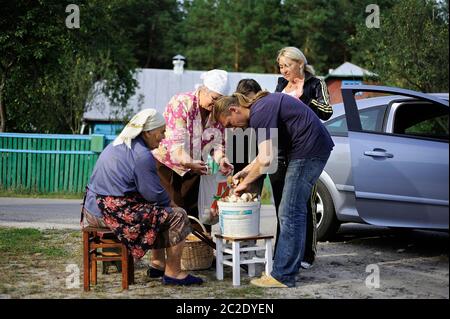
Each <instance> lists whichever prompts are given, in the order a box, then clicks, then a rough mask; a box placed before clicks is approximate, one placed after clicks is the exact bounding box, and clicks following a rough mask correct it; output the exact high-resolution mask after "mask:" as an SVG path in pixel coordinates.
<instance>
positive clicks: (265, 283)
mask: <svg viewBox="0 0 450 319" xmlns="http://www.w3.org/2000/svg"><path fill="white" fill-rule="evenodd" d="M250 283H251V284H252V285H255V286H258V287H263V288H288V286H286V285H285V284H283V283H281V282H279V281H278V280H276V279H275V278H273V277H272V276H270V275H269V276H267V275H265V274H263V275H262V276H261V278H258V279H253V280H251V281H250Z"/></svg>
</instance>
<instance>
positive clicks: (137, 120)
mask: <svg viewBox="0 0 450 319" xmlns="http://www.w3.org/2000/svg"><path fill="white" fill-rule="evenodd" d="M165 125H166V123H165V120H164V117H163V116H162V115H161V114H159V113H158V112H157V111H156V110H154V109H145V110H143V111H141V112H139V113H138V114H137V115H135V116H134V117H133V118H132V120H131V121H130V122H129V123H128V124H127V126H126V127H125V128H124V129H123V131H122V132H121V133H120V135H119V136H118V137H117V138H116V139H115V140H114V142H113V143H112V144H110V145H108V146H107V147H106V148H105V149H104V151H103V152H102V153H101V154H100V157H99V159H98V161H97V163H96V165H95V168H94V171H93V173H92V176H91V179H90V182H89V185H88V189H87V193H86V202H85V207H84V214H85V217H86V220H87V221H88V223H89V224H90V225H92V226H97V227H99V226H100V227H107V228H110V229H111V230H112V231H113V232H114V234H115V235H116V236H117V237H118V238H119V240H120V241H121V242H123V243H124V244H125V245H127V247H128V248H129V249H130V252H131V254H132V255H133V257H134V258H137V259H140V258H142V257H143V256H144V255H145V253H146V252H147V251H148V250H150V249H153V250H154V252H155V253H154V254H153V253H152V260H151V267H150V269H149V271H148V275H149V276H150V277H153V278H158V277H162V283H163V284H165V285H167V284H174V285H192V284H201V283H203V280H202V279H201V278H199V277H195V276H192V275H189V274H187V273H185V272H183V271H181V254H182V251H183V247H184V242H185V238H186V237H187V236H188V235H189V234H190V232H191V226H190V222H189V220H188V218H187V214H186V212H185V211H184V210H183V209H182V208H180V207H171V202H170V199H169V196H168V194H167V192H166V191H165V190H164V188H163V187H162V185H161V182H160V179H159V177H158V174H157V172H156V166H155V159H154V157H153V155H152V152H151V150H153V149H155V148H157V147H158V145H159V142H160V141H161V140H162V139H163V138H164V133H165ZM162 249H165V253H162V252H163V251H162V252H161V253H158V252H159V250H162ZM166 255H167V258H166ZM154 256H158V257H157V259H156V258H155V257H154Z"/></svg>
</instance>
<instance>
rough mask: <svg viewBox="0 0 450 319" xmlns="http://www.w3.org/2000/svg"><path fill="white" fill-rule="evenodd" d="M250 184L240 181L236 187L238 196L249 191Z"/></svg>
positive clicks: (235, 191) (235, 192)
mask: <svg viewBox="0 0 450 319" xmlns="http://www.w3.org/2000/svg"><path fill="white" fill-rule="evenodd" d="M249 186H250V185H249V184H247V183H245V182H240V183H239V185H238V186H236V188H235V189H234V194H235V195H237V196H241V195H242V194H244V193H247V192H248V187H249Z"/></svg>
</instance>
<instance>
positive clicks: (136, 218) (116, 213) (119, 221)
mask: <svg viewBox="0 0 450 319" xmlns="http://www.w3.org/2000/svg"><path fill="white" fill-rule="evenodd" d="M97 204H98V206H99V207H100V209H101V211H102V215H103V219H104V221H105V224H106V225H108V227H109V228H110V229H111V230H112V231H113V232H114V234H115V235H116V236H117V238H119V240H120V241H121V242H123V243H124V244H126V245H127V247H128V248H129V249H130V251H131V254H132V255H133V256H134V257H135V258H142V257H143V256H144V255H145V253H146V252H147V251H148V250H149V249H152V245H153V243H154V242H155V239H156V236H157V234H158V231H159V228H160V225H161V223H163V222H164V221H165V220H166V218H167V216H168V215H169V212H168V211H167V210H166V209H165V208H164V207H158V206H155V205H154V204H152V203H149V202H148V201H146V200H145V199H144V198H143V197H142V196H141V195H140V194H133V195H129V196H120V197H118V196H102V195H97Z"/></svg>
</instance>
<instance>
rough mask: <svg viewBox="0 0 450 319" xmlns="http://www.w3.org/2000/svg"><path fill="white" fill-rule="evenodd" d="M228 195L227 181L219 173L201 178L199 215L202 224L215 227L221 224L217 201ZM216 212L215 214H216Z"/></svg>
mask: <svg viewBox="0 0 450 319" xmlns="http://www.w3.org/2000/svg"><path fill="white" fill-rule="evenodd" d="M227 195H228V189H227V179H226V176H223V175H222V174H220V173H219V172H217V173H215V174H213V175H202V176H200V189H199V193H198V215H199V219H200V222H202V223H203V224H206V225H215V224H217V223H218V222H219V211H218V210H219V208H218V206H217V200H218V199H220V198H221V197H225V196H227ZM214 212H215V213H214Z"/></svg>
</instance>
